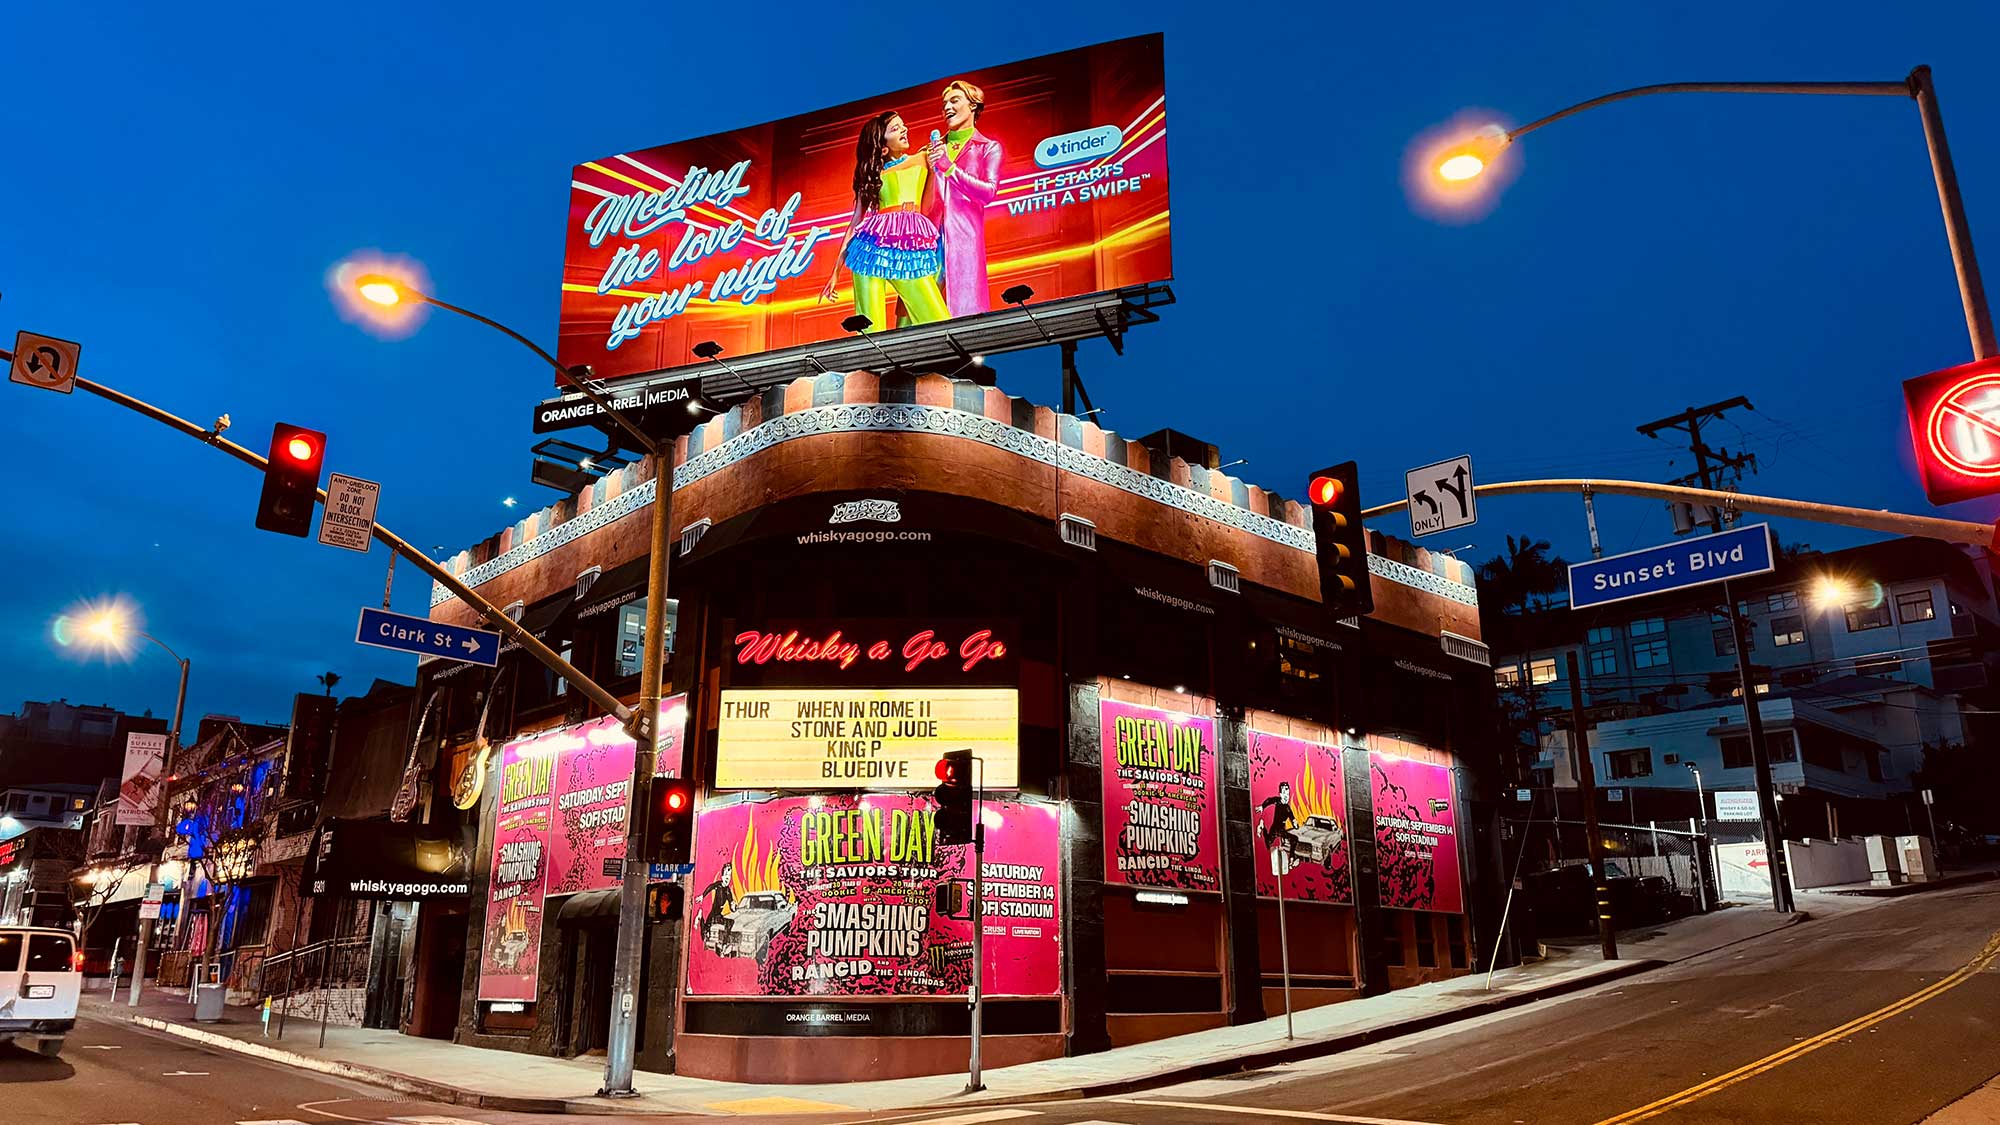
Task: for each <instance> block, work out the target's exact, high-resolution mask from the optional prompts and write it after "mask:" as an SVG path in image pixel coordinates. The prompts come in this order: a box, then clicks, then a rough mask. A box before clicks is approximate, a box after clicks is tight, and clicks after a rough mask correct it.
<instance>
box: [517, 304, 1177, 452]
mask: <svg viewBox="0 0 2000 1125" xmlns="http://www.w3.org/2000/svg"><path fill="white" fill-rule="evenodd" d="M1173 303H1174V292H1173V288H1172V286H1171V284H1170V283H1168V282H1165V281H1156V282H1149V283H1147V284H1145V285H1134V286H1128V287H1126V288H1123V289H1113V290H1107V291H1105V292H1102V293H1090V294H1086V295H1084V296H1080V297H1067V298H1064V299H1062V300H1057V301H1050V302H1047V303H1046V304H1037V303H1034V302H1032V301H1030V302H1024V303H1023V304H1020V305H1014V306H1010V307H1007V308H1004V309H994V310H992V311H990V312H985V313H980V314H978V315H975V316H969V317H957V318H953V319H951V320H941V321H938V322H936V323H935V324H923V325H908V326H905V327H902V328H898V329H897V330H896V331H894V332H885V333H880V334H870V335H854V336H849V337H847V338H845V339H838V340H820V341H815V342H813V343H810V344H797V345H794V346H792V347H789V348H780V349H778V350H776V351H768V352H758V353H756V354H754V355H747V356H742V357H740V358H739V357H732V356H724V357H723V358H722V359H721V360H720V361H713V360H711V361H698V362H695V363H691V364H686V365H683V366H680V367H668V368H662V369H661V370H658V371H653V372H648V373H646V374H641V375H621V376H619V377H617V378H612V379H600V380H597V384H598V385H599V386H600V387H602V388H604V389H605V391H606V392H607V393H609V394H611V395H612V396H614V397H616V398H637V397H639V396H641V395H643V394H644V393H645V392H647V391H649V390H651V389H653V388H656V387H658V388H662V389H665V388H671V387H680V386H685V385H686V384H687V382H688V381H689V379H690V378H691V377H692V378H697V379H699V385H700V389H701V393H702V394H703V395H705V396H707V397H708V398H711V399H714V400H717V401H723V402H730V401H734V400H736V399H738V398H741V397H743V396H744V394H745V393H746V391H747V392H748V393H752V394H762V393H763V392H765V391H767V390H769V389H771V388H772V387H782V386H784V385H786V384H788V383H791V382H793V381H794V380H797V379H802V378H806V377H809V376H815V375H825V374H830V373H832V372H841V373H846V372H849V371H876V372H878V373H880V374H885V375H886V374H889V371H883V370H881V368H882V366H883V365H882V360H883V359H885V358H886V359H888V360H889V362H890V363H891V364H893V365H894V366H893V367H891V368H890V370H891V371H893V370H895V369H896V368H905V369H916V368H931V369H940V368H941V370H936V371H935V373H937V374H940V375H961V374H962V373H963V372H965V371H968V370H977V368H975V367H974V366H973V364H972V357H973V356H975V355H979V356H991V355H1002V354H1005V353H1008V352H1017V351H1024V350H1026V349H1029V348H1038V347H1047V346H1049V345H1051V344H1058V345H1071V346H1073V345H1074V344H1076V343H1077V342H1078V341H1081V340H1093V339H1097V338H1100V337H1102V338H1104V339H1106V340H1109V341H1110V342H1111V346H1112V347H1113V348H1114V349H1115V350H1117V351H1120V352H1121V353H1122V352H1123V350H1124V337H1125V333H1126V332H1128V331H1130V330H1131V329H1132V328H1134V327H1136V326H1138V325H1142V324H1153V323H1157V322H1158V321H1159V319H1160V315H1159V313H1158V312H1156V311H1154V310H1156V309H1160V308H1164V307H1165V306H1167V305H1171V304H1173ZM974 381H975V382H986V383H990V382H991V381H992V378H991V376H983V377H982V378H978V379H975V380H974ZM746 385H747V386H746ZM588 402H589V400H588V399H587V398H586V397H585V396H584V395H582V394H565V395H558V396H556V397H555V398H550V399H544V400H542V401H541V402H539V403H537V404H536V407H535V414H536V418H537V420H538V421H537V424H536V426H535V432H536V433H548V432H552V431H555V430H559V429H574V428H583V427H588V428H590V429H594V430H597V431H599V432H601V433H604V434H606V435H608V436H610V437H611V438H612V439H613V440H614V441H617V440H619V439H623V442H624V444H625V446H626V447H627V448H629V446H630V441H631V438H630V436H629V435H627V434H625V433H624V431H622V430H620V429H619V428H618V425H617V424H616V423H615V422H614V421H612V420H611V419H610V418H609V417H608V416H606V415H604V414H603V413H602V412H597V413H595V414H591V413H590V412H588V411H585V410H583V409H581V407H582V406H584V405H587V404H588ZM569 407H578V408H579V409H576V410H574V411H573V412H569V413H573V414H574V420H573V421H571V422H570V423H569V424H568V425H567V426H564V425H561V424H556V423H544V422H541V421H539V420H540V419H541V418H542V417H543V416H544V414H545V413H547V412H555V413H565V412H566V411H565V408H569ZM640 425H641V426H642V428H646V429H648V430H649V432H650V430H651V427H647V426H646V425H645V421H644V419H642V420H641V423H640Z"/></svg>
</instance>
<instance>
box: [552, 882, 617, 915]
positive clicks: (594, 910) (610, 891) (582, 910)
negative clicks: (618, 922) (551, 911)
mask: <svg viewBox="0 0 2000 1125" xmlns="http://www.w3.org/2000/svg"><path fill="white" fill-rule="evenodd" d="M619 890H620V888H618V887H606V888H604V889H603V890H601V891H580V892H578V893H576V894H573V895H571V896H569V898H568V899H567V900H566V901H564V902H563V904H562V909H560V910H558V911H556V921H557V922H558V923H562V922H587V921H590V920H591V919H594V918H606V919H616V918H617V917H618V892H619Z"/></svg>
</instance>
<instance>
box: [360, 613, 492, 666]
mask: <svg viewBox="0 0 2000 1125" xmlns="http://www.w3.org/2000/svg"><path fill="white" fill-rule="evenodd" d="M354 643H356V644H363V645H372V646H374V647H376V648H389V649H395V650H396V651H397V652H414V653H416V654H417V655H419V656H441V657H443V658H444V659H446V660H459V661H463V662H465V663H467V664H478V665H482V666H484V667H487V668H492V667H495V666H497V665H498V664H499V663H500V634H498V633H495V632H493V631H492V630H490V629H473V628H469V627H467V626H464V625H447V624H445V623H444V622H442V621H432V620H430V619H429V618H425V617H411V616H410V615H409V614H406V613H390V612H389V611H388V610H386V609H374V608H372V607H369V606H363V607H361V623H360V624H359V625H357V626H355V629H354Z"/></svg>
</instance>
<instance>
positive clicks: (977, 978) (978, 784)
mask: <svg viewBox="0 0 2000 1125" xmlns="http://www.w3.org/2000/svg"><path fill="white" fill-rule="evenodd" d="M972 760H973V761H974V762H975V763H977V765H975V766H974V767H973V771H972V777H973V783H972V986H971V989H970V993H971V995H970V997H969V1000H970V1002H971V1008H972V1054H971V1057H970V1059H969V1060H968V1063H967V1077H966V1080H965V1092H966V1093H968V1094H976V1093H978V1092H979V1091H981V1090H984V1089H985V1088H986V1083H984V1082H981V1081H980V1080H979V1038H980V1030H981V1027H980V1025H981V1024H982V1023H983V1022H984V1020H983V1018H982V1017H984V1016H985V1014H986V809H985V805H986V762H985V760H984V759H982V758H980V757H979V756H978V755H976V754H975V755H974V756H973V758H972Z"/></svg>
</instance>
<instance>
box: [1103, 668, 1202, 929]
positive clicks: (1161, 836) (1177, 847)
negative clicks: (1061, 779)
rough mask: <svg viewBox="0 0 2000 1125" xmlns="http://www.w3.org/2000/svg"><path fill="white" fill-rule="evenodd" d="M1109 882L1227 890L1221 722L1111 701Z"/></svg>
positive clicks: (1106, 732)
mask: <svg viewBox="0 0 2000 1125" xmlns="http://www.w3.org/2000/svg"><path fill="white" fill-rule="evenodd" d="M1098 715H1099V718H1100V719H1101V720H1102V722H1103V732H1102V742H1101V744H1100V745H1101V748H1102V751H1103V756H1104V881H1105V882H1106V883H1124V884H1127V885H1130V886H1136V887H1162V888H1168V889H1172V890H1180V891H1219V890H1221V889H1222V847H1221V841H1220V840H1218V839H1217V832H1218V829H1217V826H1216V811H1217V805H1218V803H1219V802H1218V799H1217V793H1216V754H1215V720H1214V719H1211V718H1208V717H1206V716H1202V715H1189V714H1182V713H1178V712H1173V711H1161V710H1156V709H1154V708H1151V707H1140V706H1137V705H1134V704H1131V703H1118V702H1114V701H1112V700H1108V699H1107V700H1104V701H1103V702H1102V703H1100V704H1099V707H1098Z"/></svg>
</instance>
